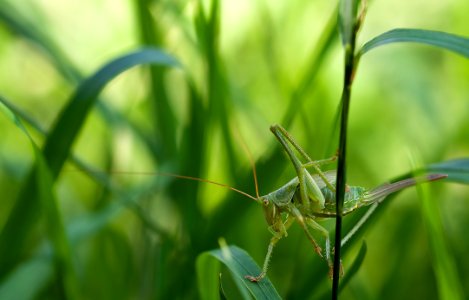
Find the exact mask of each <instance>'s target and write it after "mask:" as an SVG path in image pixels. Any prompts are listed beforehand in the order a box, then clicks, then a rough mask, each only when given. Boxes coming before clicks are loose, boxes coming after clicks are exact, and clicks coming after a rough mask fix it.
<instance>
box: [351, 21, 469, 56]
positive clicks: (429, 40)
mask: <svg viewBox="0 0 469 300" xmlns="http://www.w3.org/2000/svg"><path fill="white" fill-rule="evenodd" d="M403 42H407V43H419V44H426V45H430V46H435V47H439V48H442V49H445V50H449V51H451V52H454V53H456V54H459V55H462V56H464V57H466V58H469V38H467V37H463V36H458V35H455V34H450V33H446V32H441V31H432V30H424V29H408V28H402V29H393V30H391V31H388V32H385V33H383V34H381V35H379V36H377V37H375V38H373V39H372V40H370V41H368V42H367V43H366V44H365V45H363V47H362V48H361V50H360V52H359V53H358V55H359V56H362V55H363V54H365V53H367V52H369V51H370V50H372V49H375V48H378V47H380V46H384V45H387V44H392V43H403Z"/></svg>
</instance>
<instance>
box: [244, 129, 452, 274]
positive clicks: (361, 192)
mask: <svg viewBox="0 0 469 300" xmlns="http://www.w3.org/2000/svg"><path fill="white" fill-rule="evenodd" d="M270 130H271V131H272V133H273V134H274V135H275V137H276V138H277V139H278V141H279V142H280V144H281V145H282V147H283V148H284V150H285V151H286V152H287V154H288V156H289V158H290V160H291V162H292V163H293V166H294V167H295V171H296V174H297V176H296V177H295V178H293V179H292V180H290V181H289V182H288V183H287V184H285V185H284V186H282V187H280V188H279V189H277V190H275V191H273V192H271V193H269V194H267V195H264V196H259V192H258V187H257V180H256V178H255V182H256V197H252V196H249V197H250V198H252V199H254V200H256V201H257V202H258V203H260V204H261V205H262V207H263V209H264V214H265V218H266V221H267V223H268V225H269V230H270V232H271V233H272V235H273V236H272V238H271V240H270V243H269V246H268V249H267V254H266V256H265V259H264V263H263V267H262V272H261V273H260V274H259V275H257V276H252V275H246V276H245V277H246V278H247V279H249V280H250V281H252V282H258V281H260V280H261V279H262V278H264V277H265V275H266V273H267V269H268V267H269V261H270V258H271V256H272V251H273V249H274V247H275V245H276V244H277V242H278V241H279V240H280V239H281V238H283V237H285V236H287V230H288V228H289V227H290V226H291V225H292V224H293V222H294V221H297V222H298V224H299V225H300V226H301V228H302V229H303V230H304V232H305V234H306V236H307V238H308V239H309V240H310V242H311V243H312V244H313V246H314V249H315V251H316V252H317V254H318V255H319V256H320V257H324V256H323V254H322V249H321V247H320V246H319V245H318V243H317V242H316V240H315V238H314V237H313V235H312V234H311V232H310V231H309V229H312V230H315V231H318V232H319V233H321V234H322V235H323V236H324V238H325V239H326V245H325V248H326V249H325V259H326V261H327V263H328V266H329V269H330V270H332V258H331V247H330V240H329V232H328V231H327V229H325V228H324V227H322V226H321V225H320V224H319V223H317V222H316V220H317V219H320V218H333V217H335V216H336V207H335V177H336V172H335V171H327V172H323V171H321V169H320V167H321V166H322V165H324V164H329V163H332V162H334V161H335V160H336V158H337V157H336V156H333V157H331V158H328V159H323V160H316V161H313V160H312V159H311V158H310V157H309V156H308V155H307V154H306V153H305V152H304V150H303V149H302V148H301V147H300V146H299V145H298V144H297V143H296V141H295V140H294V139H293V137H292V136H291V135H290V134H289V133H288V132H287V131H286V130H285V129H284V128H283V127H281V126H280V125H273V126H271V127H270ZM294 150H296V151H297V152H298V153H299V154H300V155H301V156H302V157H303V159H304V160H306V163H302V162H301V161H300V159H299V158H298V157H297V156H296V155H295V152H294ZM308 168H312V169H313V171H314V173H313V174H311V173H310V172H309V171H308V170H307V169H308ZM253 172H254V177H256V175H255V168H254V166H253ZM445 177H447V175H445V174H429V175H424V176H420V177H417V178H408V179H404V180H401V181H398V182H395V183H391V184H384V185H381V186H379V187H377V188H375V189H372V190H367V189H366V188H363V187H358V186H347V187H346V193H345V200H344V211H343V214H344V215H345V214H348V213H351V212H352V211H354V210H356V209H358V208H360V207H362V206H367V205H371V204H373V203H379V202H380V201H382V200H383V199H384V198H385V197H386V196H388V195H389V194H391V193H394V192H396V191H398V190H401V189H403V188H406V187H409V186H413V185H415V184H418V183H422V182H427V181H434V180H438V179H442V178H445Z"/></svg>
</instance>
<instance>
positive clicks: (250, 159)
mask: <svg viewBox="0 0 469 300" xmlns="http://www.w3.org/2000/svg"><path fill="white" fill-rule="evenodd" d="M236 136H237V138H238V140H239V141H240V143H241V147H243V150H244V152H245V153H246V155H247V157H248V159H249V164H250V165H251V170H252V176H253V177H254V186H255V188H256V197H257V199H259V198H260V196H259V186H258V184H257V172H256V164H255V163H254V159H253V158H252V154H251V152H250V151H249V148H248V146H247V145H246V142H245V141H244V140H243V139H242V137H241V136H240V134H239V132H237V134H236ZM257 199H256V201H257Z"/></svg>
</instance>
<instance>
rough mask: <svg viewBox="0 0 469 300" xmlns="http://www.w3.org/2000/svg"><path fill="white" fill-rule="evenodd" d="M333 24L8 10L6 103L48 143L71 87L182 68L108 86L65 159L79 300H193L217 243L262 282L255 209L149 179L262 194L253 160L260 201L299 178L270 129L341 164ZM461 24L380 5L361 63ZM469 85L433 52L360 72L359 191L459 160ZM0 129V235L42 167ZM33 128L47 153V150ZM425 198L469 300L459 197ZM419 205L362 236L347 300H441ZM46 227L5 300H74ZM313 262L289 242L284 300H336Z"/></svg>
mask: <svg viewBox="0 0 469 300" xmlns="http://www.w3.org/2000/svg"><path fill="white" fill-rule="evenodd" d="M336 5H337V3H335V1H324V0H320V1H319V0H317V1H304V0H297V1H261V0H257V1H252V0H251V1H248V0H238V1H220V2H219V3H218V2H217V1H182V0H181V1H174V0H173V1H171V0H163V1H156V0H155V1H150V0H138V1H137V0H136V1H110V0H99V1H96V0H94V1H90V0H83V1H75V2H72V1H56V0H47V1H39V0H38V1H0V41H1V42H0V78H1V80H0V94H1V95H3V96H4V97H5V98H6V99H8V100H9V101H10V102H11V103H13V104H14V105H15V106H16V107H18V108H19V109H20V110H21V111H22V112H23V113H24V114H25V116H27V117H29V118H31V119H33V120H35V121H36V122H37V123H38V124H40V125H41V126H42V127H43V128H44V129H46V130H47V131H48V129H49V128H51V126H53V124H54V120H56V118H57V116H58V114H59V113H60V111H61V109H62V108H63V107H64V106H65V105H66V103H67V101H68V100H69V99H70V97H71V95H72V94H73V92H74V91H75V89H76V87H77V86H78V83H79V82H81V81H82V80H83V78H85V77H88V76H90V75H91V74H93V73H94V72H95V71H96V70H98V69H99V68H100V67H101V66H102V65H104V64H105V63H106V62H108V61H110V60H111V59H114V58H116V57H118V56H120V55H123V54H125V53H128V52H130V51H133V50H135V49H137V48H140V47H142V46H154V47H157V48H159V49H161V50H163V51H164V52H166V53H168V54H170V55H172V56H173V57H174V58H176V59H177V60H178V61H179V62H180V64H181V66H180V67H171V68H162V67H153V68H151V69H149V68H148V67H139V68H134V69H132V70H130V71H127V72H125V73H124V74H122V75H121V76H119V77H118V78H116V79H115V80H113V81H111V82H110V83H109V84H108V86H107V87H106V88H105V89H104V91H103V92H102V93H101V95H100V99H99V104H98V105H96V106H95V107H94V109H93V110H92V111H91V113H89V114H88V116H87V119H86V123H85V124H84V127H83V128H82V130H81V131H80V134H79V136H78V137H77V139H76V140H75V141H74V146H73V154H74V155H75V156H76V157H78V158H79V159H80V160H81V161H82V162H84V163H85V164H86V165H88V166H90V167H92V168H93V169H95V171H88V172H83V171H80V168H79V167H77V166H76V165H75V164H73V163H71V162H69V163H67V164H66V165H65V166H64V168H63V171H62V172H61V173H60V176H59V178H58V180H57V181H56V183H55V186H54V191H55V194H56V199H57V201H58V204H59V209H60V214H61V216H62V219H63V223H64V224H65V227H66V229H67V233H68V239H69V241H70V244H71V258H72V263H73V269H74V273H75V277H76V278H75V279H74V280H75V281H76V287H77V291H76V293H75V294H74V297H72V298H79V299H192V298H197V297H198V293H197V281H196V273H195V259H196V257H197V256H198V255H199V254H200V253H202V252H203V251H206V250H210V249H214V248H217V247H218V239H219V238H220V237H223V238H225V239H226V241H227V243H228V244H235V245H237V246H239V247H241V248H243V249H245V250H246V251H247V252H248V253H249V254H250V255H251V256H252V257H253V258H254V259H255V260H256V262H257V263H258V264H261V263H262V261H263V258H264V255H265V252H266V248H267V244H268V241H269V239H270V233H269V231H268V230H267V225H266V223H265V220H264V218H263V214H262V211H261V209H260V208H259V207H258V206H257V205H256V204H255V203H254V202H252V201H251V200H249V199H248V198H244V197H242V196H240V195H238V194H235V193H233V192H231V191H229V190H225V189H220V188H218V187H215V186H211V185H208V184H198V183H196V182H191V181H185V180H179V179H174V178H168V177H162V176H151V175H149V174H144V173H145V172H148V173H153V172H155V173H156V172H170V173H174V174H182V175H189V176H195V177H201V178H207V179H211V180H214V181H217V182H223V183H226V184H229V185H231V186H234V187H236V188H239V189H241V190H243V191H246V192H248V193H251V194H254V183H253V180H252V175H251V165H250V163H249V157H248V155H247V154H246V152H245V151H244V150H243V143H245V144H246V146H247V148H248V149H249V151H250V152H251V153H252V156H253V159H254V161H255V162H256V166H257V171H258V179H259V187H260V192H261V193H262V194H266V193H268V192H270V191H272V190H274V189H275V188H278V187H280V186H281V185H282V184H283V183H285V182H286V181H287V180H289V179H290V178H291V177H292V176H294V170H293V168H292V166H291V164H290V163H289V161H288V159H287V157H286V156H285V155H283V153H282V151H281V149H280V147H279V145H278V144H277V142H276V141H275V140H274V137H273V135H272V134H271V133H270V131H269V130H268V128H269V126H270V125H271V124H274V123H280V124H282V125H283V126H285V127H286V128H287V129H288V130H289V132H290V133H292V135H293V136H294V137H295V138H296V139H297V140H298V141H299V143H300V145H302V146H303V147H304V149H305V150H306V152H307V153H309V154H310V155H311V157H313V158H315V159H320V158H325V157H329V156H331V155H332V154H334V152H335V151H336V148H337V144H336V139H337V137H335V136H334V134H333V132H334V130H333V129H334V127H333V126H334V118H335V114H336V110H337V107H338V104H339V103H338V102H339V99H340V93H341V89H342V87H341V84H342V76H343V75H342V74H343V73H342V72H343V71H342V70H343V51H342V48H341V43H340V39H339V36H338V31H337V28H336V20H337V16H336V11H335V8H336ZM468 12H469V2H467V1H464V0H451V1H436V0H431V1H428V0H427V1H380V0H376V1H372V2H371V3H370V6H369V10H368V14H367V17H366V19H365V24H364V27H363V29H362V31H361V32H360V35H359V40H358V44H359V45H361V44H363V43H364V42H366V41H368V40H369V39H371V38H373V37H374V36H376V35H378V34H380V33H382V32H385V31H387V30H390V29H393V28H401V27H408V28H424V29H433V30H440V31H447V32H451V33H455V34H459V35H463V36H469V31H468V29H467V28H468V26H469V21H468V19H467V15H468ZM467 78H469V62H468V61H467V60H465V59H464V58H463V57H460V56H457V55H455V54H452V53H449V52H444V51H441V50H438V49H435V48H431V47H427V46H420V45H413V44H397V45H392V46H389V47H383V48H380V49H379V50H376V51H373V52H371V53H370V54H367V55H366V56H364V57H363V58H362V60H361V61H360V66H359V69H358V73H357V76H356V79H355V85H354V87H353V96H352V104H351V112H350V124H349V141H348V167H347V168H348V169H347V170H348V182H349V183H351V184H353V185H360V186H365V187H369V188H371V187H374V186H377V185H379V184H381V183H383V182H386V181H388V180H390V179H391V178H394V177H397V176H399V175H402V174H404V173H407V172H408V171H409V170H411V169H412V163H411V161H412V160H413V159H415V158H417V160H419V161H421V162H422V163H424V164H429V163H434V162H439V161H443V160H448V159H452V158H458V157H465V156H467V155H468V153H469V139H468V137H469V118H468V116H467V115H468V113H467V112H469V101H468V100H469V99H468V95H469V85H468V84H467V82H468V81H467ZM0 126H1V128H2V131H1V132H2V135H1V142H0V191H1V194H2V204H1V209H0V228H1V227H3V226H4V224H5V223H6V222H7V219H8V216H9V215H10V212H11V209H12V207H13V206H14V204H15V201H16V199H17V195H18V194H19V193H20V191H21V190H22V189H24V188H25V185H24V182H25V181H26V179H25V178H26V177H27V174H28V172H29V170H30V168H31V166H32V164H33V162H34V154H33V151H31V147H30V144H29V142H28V139H27V138H26V137H25V135H23V134H21V132H20V131H19V130H18V128H17V127H16V126H15V125H14V124H13V123H12V122H11V121H10V120H8V119H7V118H5V117H4V116H3V115H1V117H0ZM27 128H28V130H29V131H30V132H31V134H32V135H33V138H34V140H35V141H36V142H37V143H38V144H39V145H42V143H43V142H44V136H43V135H41V134H40V133H39V132H37V131H36V130H35V129H34V128H33V127H32V126H30V125H28V126H27ZM98 170H100V171H98ZM93 178H95V180H94V179H93ZM96 179H97V180H96ZM110 182H111V183H110ZM430 188H431V201H432V203H433V204H434V207H433V208H432V209H433V213H434V214H436V215H437V216H439V217H440V218H438V220H437V221H435V222H436V223H438V222H439V220H441V224H440V225H441V226H440V227H441V229H442V232H443V233H444V236H443V237H444V244H443V245H444V247H445V249H446V253H449V260H448V264H449V265H451V266H450V268H454V270H455V272H456V274H457V278H458V280H459V286H460V288H461V290H460V291H458V292H457V293H456V294H459V295H460V296H461V297H462V298H464V296H465V297H468V296H469V284H468V283H469V260H468V259H467V258H466V257H465V255H466V254H467V253H469V239H467V236H466V228H468V226H469V208H468V202H467V201H468V196H467V191H468V190H467V187H465V186H462V185H456V184H448V183H447V184H445V183H441V182H438V183H435V184H432V186H431V187H430ZM422 203H423V202H422V200H421V199H419V197H417V193H416V191H415V189H409V190H407V191H405V192H403V193H401V194H399V196H398V197H395V198H393V199H392V201H390V203H387V205H386V209H385V210H383V211H382V212H381V213H380V214H379V217H378V218H376V219H375V220H374V221H373V222H372V224H371V225H370V226H369V227H368V228H367V229H368V230H367V232H366V235H365V236H364V239H365V240H366V243H367V255H366V257H365V260H364V262H363V265H362V266H361V268H360V270H359V272H358V273H357V275H356V276H355V277H354V278H353V279H352V280H351V281H350V283H349V284H348V285H347V287H346V288H345V289H344V290H343V292H342V294H341V299H397V298H398V299H438V298H439V297H441V296H442V293H441V290H439V285H438V282H439V281H438V278H437V277H438V276H441V272H440V273H438V271H437V270H436V268H435V260H437V259H438V257H439V253H435V251H434V250H433V249H434V248H432V247H431V244H432V238H433V237H432V234H431V233H432V230H431V229H429V226H428V224H429V223H431V222H432V221H430V222H429V221H428V220H427V219H426V218H427V215H425V214H424V213H422V207H423V204H422ZM45 218H46V217H45V216H44V215H42V216H40V217H39V218H38V219H37V221H34V226H33V228H32V230H31V231H28V232H27V233H26V236H21V237H19V238H24V239H25V240H26V241H27V242H26V243H25V247H27V248H26V249H22V250H21V251H20V250H18V251H20V252H21V253H22V254H21V256H20V257H19V258H18V261H17V262H15V265H14V267H13V268H12V269H11V270H9V272H3V274H2V277H1V284H0V295H1V296H3V297H8V298H9V297H14V298H15V299H33V298H40V299H42V298H44V299H51V298H61V297H62V296H63V294H62V291H61V288H60V281H61V280H60V279H59V278H57V277H58V276H60V275H57V274H56V273H54V271H53V268H52V261H51V259H50V257H48V256H47V255H45V254H44V253H45V250H44V247H47V243H48V242H47V241H48V238H47V235H46V230H45V225H44V223H45ZM346 221H347V218H346ZM324 224H325V226H326V227H328V228H330V227H331V226H332V225H333V224H332V223H331V221H326V222H324ZM18 226H21V225H20V224H18ZM359 242H360V241H359ZM8 246H9V245H8V244H1V245H0V247H3V248H6V247H8ZM358 246H359V245H358ZM312 250H313V248H312V247H311V245H310V244H309V242H308V240H307V239H306V238H305V236H304V234H303V232H301V230H299V228H297V226H293V227H292V229H291V230H290V234H289V236H288V238H286V239H284V240H282V241H280V242H279V244H278V246H277V248H276V249H275V252H274V256H273V259H272V262H271V266H270V270H269V274H268V275H269V277H270V279H271V281H272V282H273V283H274V285H275V286H276V288H277V289H278V291H279V293H280V294H281V295H282V296H283V297H284V298H287V299H305V298H312V299H317V298H319V297H321V295H324V293H326V294H325V295H326V297H327V289H328V286H330V281H329V280H328V279H327V266H325V263H324V262H323V261H322V260H320V259H319V258H318V257H317V255H316V254H315V253H314V251H312ZM11 251H13V252H14V251H16V250H15V249H11ZM357 251H358V247H357V246H354V247H352V248H351V249H350V251H348V252H347V254H346V255H345V256H344V257H343V264H344V269H345V272H347V268H348V267H349V266H350V264H351V262H352V261H353V258H354V256H355V255H356V252H357ZM225 273H226V272H225ZM225 273H224V274H225ZM436 274H439V275H436ZM223 276H225V275H223ZM201 280H204V279H201ZM231 288H232V286H230V283H229V282H228V283H226V289H227V290H228V292H229V290H230V289H231ZM440 288H441V286H440ZM69 296H70V295H69ZM8 298H5V299H8ZM10 299H13V298H10Z"/></svg>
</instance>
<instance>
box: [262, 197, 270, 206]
mask: <svg viewBox="0 0 469 300" xmlns="http://www.w3.org/2000/svg"><path fill="white" fill-rule="evenodd" d="M262 203H263V204H264V205H265V206H268V205H269V199H267V198H264V199H262Z"/></svg>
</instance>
